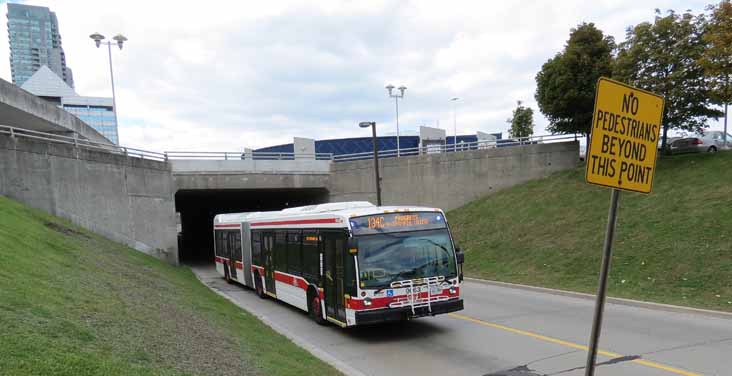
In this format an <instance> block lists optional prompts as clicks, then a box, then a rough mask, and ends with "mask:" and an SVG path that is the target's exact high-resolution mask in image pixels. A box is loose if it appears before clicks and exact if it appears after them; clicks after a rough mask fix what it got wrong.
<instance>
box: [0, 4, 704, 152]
mask: <svg viewBox="0 0 732 376" xmlns="http://www.w3.org/2000/svg"><path fill="white" fill-rule="evenodd" d="M28 3H30V4H35V5H44V6H48V7H50V8H51V10H52V11H54V12H56V14H57V16H58V18H59V24H60V25H59V26H60V30H61V34H62V37H63V46H64V50H65V52H66V56H67V61H68V64H69V66H70V67H71V68H72V69H73V70H74V79H75V82H76V89H77V91H78V92H79V93H81V94H83V95H97V96H110V95H111V90H110V83H109V71H108V63H107V54H106V51H104V50H103V49H97V48H95V47H94V45H93V43H92V41H91V40H90V39H89V38H88V35H89V34H91V33H93V32H95V31H99V32H101V33H102V34H105V35H107V37H111V36H113V35H114V34H116V33H118V32H121V33H123V34H125V36H127V37H128V38H129V41H128V42H127V44H126V45H125V47H124V49H123V50H122V51H119V50H118V49H116V48H115V49H113V50H112V58H113V60H114V73H115V84H116V88H117V102H118V108H119V118H120V130H119V132H120V141H121V142H122V143H123V144H126V145H129V146H133V147H138V148H144V149H151V150H182V149H188V150H231V151H235V150H241V149H242V148H244V147H251V148H258V147H264V146H268V145H273V144H278V143H286V142H291V140H292V137H294V136H301V137H302V136H304V137H313V138H317V139H323V138H335V137H352V136H364V135H366V133H365V131H364V130H361V129H359V128H358V127H357V125H356V124H357V123H358V122H359V121H363V120H374V121H377V122H378V123H379V129H380V131H381V132H384V133H390V132H393V131H394V130H395V121H394V117H395V116H394V102H393V100H392V99H389V98H387V95H386V90H385V89H384V86H385V85H386V84H387V83H392V84H395V85H405V86H407V87H408V89H407V91H406V94H405V97H404V99H403V100H402V101H400V103H399V106H400V108H399V110H400V126H401V129H402V130H404V131H406V132H409V131H412V132H413V131H415V130H416V129H417V127H418V126H420V125H432V126H434V125H436V124H439V125H440V126H441V127H443V128H447V129H448V133H449V134H451V133H452V125H453V107H452V104H451V103H450V102H449V98H451V97H454V96H458V97H460V98H461V100H460V101H459V102H458V103H457V106H456V107H455V108H456V110H457V116H456V117H457V127H458V131H459V132H461V133H468V132H470V133H472V132H475V131H477V130H481V131H486V132H500V131H505V130H506V129H507V124H506V119H507V118H508V117H509V116H510V114H511V111H512V109H513V107H514V106H515V102H516V101H517V100H522V101H524V103H526V104H527V105H529V106H531V107H533V108H534V109H535V110H536V111H535V114H536V115H537V119H536V120H537V130H536V132H537V133H540V134H541V133H545V132H544V131H543V129H544V127H545V126H546V121H545V120H544V119H543V117H541V115H540V113H539V111H538V109H537V106H536V103H535V102H534V99H533V93H534V91H535V82H534V76H535V75H536V72H537V71H538V69H539V68H540V67H541V65H542V64H543V63H544V62H545V61H546V60H547V59H548V58H549V57H551V56H552V55H554V54H555V53H556V52H557V51H559V50H560V49H561V48H562V47H563V45H564V43H565V41H566V39H567V37H568V32H569V29H570V28H572V27H574V26H576V25H577V24H579V23H580V22H583V21H590V22H595V23H596V24H597V25H598V27H599V28H601V29H602V30H604V31H605V32H607V33H609V34H611V35H614V36H615V37H616V39H622V38H623V35H624V31H625V28H626V27H627V26H629V25H632V24H636V23H639V22H642V21H646V20H650V19H652V17H653V10H654V8H657V7H658V8H662V9H665V8H674V9H686V8H689V5H688V4H681V3H678V4H674V3H669V2H662V1H650V2H648V3H640V2H637V1H628V0H620V1H609V0H607V1H597V2H591V3H586V2H582V1H565V2H546V1H527V2H521V3H514V2H509V3H505V2H503V3H496V2H486V1H475V2H460V3H459V4H456V3H451V2H445V1H416V0H415V1H381V2H371V1H369V2H359V1H354V2H342V1H322V2H317V3H313V2H309V1H268V2H238V1H221V2H209V3H201V2H197V3H195V4H191V5H189V4H187V3H185V2H180V1H177V2H173V1H145V2H143V1H124V2H122V1H119V2H109V1H103V2H102V1H92V0H68V1H66V0H65V1H63V2H60V1H40V0H39V1H28ZM692 5H693V6H692V9H694V10H700V9H702V8H703V6H704V3H703V2H695V3H694V4H692ZM4 13H5V12H3V14H4ZM0 30H3V31H2V33H4V34H0V50H2V51H8V49H7V35H6V32H5V28H0ZM0 76H2V77H3V78H5V79H9V76H10V74H9V68H8V62H7V59H0Z"/></svg>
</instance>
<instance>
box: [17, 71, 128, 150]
mask: <svg viewBox="0 0 732 376" xmlns="http://www.w3.org/2000/svg"><path fill="white" fill-rule="evenodd" d="M21 88H22V89H23V90H25V91H28V92H29V93H31V94H33V95H36V96H38V97H41V98H43V99H45V100H47V101H49V102H51V103H53V104H55V105H56V106H59V107H61V108H63V109H64V110H66V111H68V112H70V113H71V114H73V115H74V116H76V117H78V118H79V119H81V120H82V121H83V122H85V123H87V124H89V125H90V126H91V127H92V128H94V129H96V130H97V131H98V132H99V133H101V134H102V136H104V137H106V138H107V139H108V140H110V141H112V142H113V143H115V144H119V137H118V134H117V121H116V119H115V116H114V110H115V109H114V102H113V101H112V98H104V97H83V96H80V95H79V94H77V93H76V91H74V89H72V88H71V87H70V86H69V85H67V84H66V83H65V82H64V81H63V80H61V78H60V77H59V76H57V75H56V73H54V72H52V71H51V70H50V69H49V68H48V67H47V66H45V65H43V66H41V68H40V69H38V70H37V71H36V73H34V74H33V75H32V76H31V77H30V78H28V79H27V80H26V81H25V82H24V83H23V85H22V86H21Z"/></svg>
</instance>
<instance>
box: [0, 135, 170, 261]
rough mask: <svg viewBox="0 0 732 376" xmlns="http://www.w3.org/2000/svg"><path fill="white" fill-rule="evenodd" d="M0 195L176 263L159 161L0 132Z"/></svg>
mask: <svg viewBox="0 0 732 376" xmlns="http://www.w3.org/2000/svg"><path fill="white" fill-rule="evenodd" d="M0 194H2V195H4V196H7V197H10V198H13V199H15V200H18V201H20V202H23V203H25V204H27V205H30V206H32V207H35V208H38V209H41V210H44V211H47V212H49V213H51V214H53V215H57V216H60V217H63V218H67V219H69V220H71V221H73V222H74V223H77V224H79V225H80V226H82V227H84V228H87V229H89V230H91V231H93V232H96V233H98V234H101V235H103V236H106V237H107V238H110V239H112V240H115V241H118V242H121V243H124V244H127V245H129V246H131V247H133V248H135V249H137V250H139V251H142V252H145V253H147V254H150V255H153V256H155V257H158V258H161V259H163V260H165V261H168V262H170V263H173V264H177V263H178V249H177V239H176V222H175V204H174V200H173V194H174V185H173V178H172V174H171V171H170V166H169V165H168V164H166V163H163V162H155V161H149V160H141V159H137V158H127V157H124V156H120V155H114V154H109V153H104V152H97V151H91V150H87V149H82V148H74V147H73V145H65V144H54V143H46V142H42V141H35V140H31V139H25V138H11V137H9V136H5V135H0Z"/></svg>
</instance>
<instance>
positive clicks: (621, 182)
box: [585, 77, 664, 376]
mask: <svg viewBox="0 0 732 376" xmlns="http://www.w3.org/2000/svg"><path fill="white" fill-rule="evenodd" d="M663 105H664V101H663V97H661V96H658V95H656V94H653V93H650V92H647V91H644V90H640V89H637V88H634V87H631V86H628V85H625V84H623V83H620V82H617V81H613V80H610V79H607V78H604V77H603V78H600V80H598V81H597V91H596V92H595V110H594V113H593V116H592V127H591V133H590V145H588V146H587V157H586V158H585V161H586V164H587V170H586V172H585V180H586V181H587V183H590V184H596V185H601V186H604V187H609V188H612V192H611V194H610V209H609V211H608V216H607V230H606V233H605V243H604V245H603V255H602V266H601V268H600V283H599V287H598V290H597V301H596V303H595V316H594V320H593V322H592V334H591V335H590V346H589V351H588V353H587V366H586V368H585V375H586V376H594V374H595V360H596V358H597V344H598V342H599V340H600V332H601V330H602V317H603V313H604V311H605V297H606V296H607V278H608V273H609V272H610V261H611V260H612V253H613V238H614V237H615V223H616V220H617V212H618V202H619V200H620V191H621V190H625V191H631V192H641V193H650V192H651V190H652V189H653V175H654V173H655V169H656V155H657V152H658V147H657V144H658V137H659V134H660V131H661V122H662V119H663Z"/></svg>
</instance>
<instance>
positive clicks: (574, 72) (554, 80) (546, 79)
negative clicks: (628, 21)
mask: <svg viewBox="0 0 732 376" xmlns="http://www.w3.org/2000/svg"><path fill="white" fill-rule="evenodd" d="M614 49H615V41H614V39H613V37H611V36H605V35H603V33H602V31H601V30H599V29H597V28H596V27H595V25H594V24H592V23H583V24H581V25H579V26H577V28H576V29H572V30H570V34H569V40H568V41H567V45H566V46H565V47H564V51H562V52H560V53H558V54H557V55H555V56H554V57H553V58H551V59H549V60H548V61H547V62H546V63H544V65H543V66H542V67H541V71H539V73H538V74H537V75H536V94H535V95H534V97H535V98H536V101H537V103H538V104H539V110H540V111H541V112H542V113H543V114H544V116H546V118H547V120H549V126H548V127H547V129H548V130H549V131H550V132H551V133H565V134H566V133H581V134H584V135H586V137H587V138H588V141H589V135H590V129H591V123H592V111H593V110H594V106H595V88H596V86H597V80H598V79H599V78H600V77H602V76H610V75H611V74H612V52H613V50H614Z"/></svg>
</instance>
